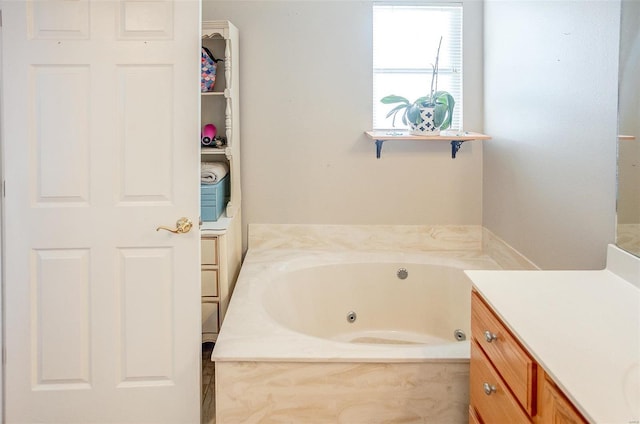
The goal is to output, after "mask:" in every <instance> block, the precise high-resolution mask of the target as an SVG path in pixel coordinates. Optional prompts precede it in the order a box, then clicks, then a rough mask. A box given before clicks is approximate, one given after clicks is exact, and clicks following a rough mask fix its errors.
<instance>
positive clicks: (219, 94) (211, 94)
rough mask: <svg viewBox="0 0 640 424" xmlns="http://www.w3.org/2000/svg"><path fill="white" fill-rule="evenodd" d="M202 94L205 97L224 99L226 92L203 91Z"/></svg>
mask: <svg viewBox="0 0 640 424" xmlns="http://www.w3.org/2000/svg"><path fill="white" fill-rule="evenodd" d="M200 94H201V95H203V96H220V97H224V95H225V92H224V91H201V92H200Z"/></svg>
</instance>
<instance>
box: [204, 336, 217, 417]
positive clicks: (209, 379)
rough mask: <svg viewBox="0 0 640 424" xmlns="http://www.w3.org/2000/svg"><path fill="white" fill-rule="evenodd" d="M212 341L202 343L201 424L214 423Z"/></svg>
mask: <svg viewBox="0 0 640 424" xmlns="http://www.w3.org/2000/svg"><path fill="white" fill-rule="evenodd" d="M212 351H213V343H203V344H202V424H215V422H216V402H215V373H214V363H213V362H212V361H211V352H212Z"/></svg>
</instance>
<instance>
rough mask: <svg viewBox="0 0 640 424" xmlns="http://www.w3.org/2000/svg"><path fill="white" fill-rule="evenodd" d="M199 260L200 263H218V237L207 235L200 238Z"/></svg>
mask: <svg viewBox="0 0 640 424" xmlns="http://www.w3.org/2000/svg"><path fill="white" fill-rule="evenodd" d="M200 254H201V258H200V262H201V263H202V265H217V264H218V238H217V237H207V238H202V239H200Z"/></svg>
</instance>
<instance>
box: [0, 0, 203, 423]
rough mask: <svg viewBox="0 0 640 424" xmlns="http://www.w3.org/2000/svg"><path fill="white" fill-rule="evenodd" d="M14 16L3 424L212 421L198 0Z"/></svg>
mask: <svg viewBox="0 0 640 424" xmlns="http://www.w3.org/2000/svg"><path fill="white" fill-rule="evenodd" d="M1 7H2V21H3V22H2V31H3V51H2V55H3V57H2V63H3V82H2V95H3V105H2V110H3V117H2V122H3V126H4V134H3V144H4V146H3V147H4V163H3V166H4V171H5V179H6V198H5V219H4V224H5V248H4V256H5V264H6V266H5V277H6V278H5V296H6V297H5V318H6V321H5V329H6V339H5V341H6V354H7V359H6V368H5V370H6V389H5V390H6V391H5V395H6V398H5V400H6V403H5V408H6V415H5V418H6V421H7V422H8V423H13V422H23V423H26V422H29V423H34V422H69V423H72V422H73V423H79V422H82V423H93V422H119V423H125V422H129V423H133V422H135V423H140V422H153V423H161V422H166V423H197V422H199V420H200V411H199V405H200V383H199V379H200V365H199V361H200V351H199V350H200V313H199V309H200V291H199V290H200V281H199V279H200V266H199V240H200V234H199V231H198V228H197V222H198V215H199V201H198V181H199V175H198V174H199V165H198V162H199V144H198V127H199V104H198V102H199V45H200V34H199V28H200V24H199V21H200V3H199V1H196V0H175V1H174V0H153V1H150V0H145V1H141V0H74V1H69V0H47V1H44V0H25V1H3V2H2V3H1ZM183 216H184V217H187V218H189V219H191V220H192V221H193V222H194V223H195V224H196V225H195V227H194V228H193V229H192V230H191V231H190V232H189V233H186V234H172V233H169V232H167V231H156V227H157V226H159V225H165V226H170V227H173V226H174V225H175V222H176V220H177V219H178V218H180V217H183Z"/></svg>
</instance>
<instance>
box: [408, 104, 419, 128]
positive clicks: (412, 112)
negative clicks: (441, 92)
mask: <svg viewBox="0 0 640 424" xmlns="http://www.w3.org/2000/svg"><path fill="white" fill-rule="evenodd" d="M406 115H407V120H408V121H409V122H411V123H413V124H417V123H419V122H420V120H421V119H422V118H420V105H419V104H417V103H413V104H412V105H411V106H409V107H408V108H407V113H406Z"/></svg>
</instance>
